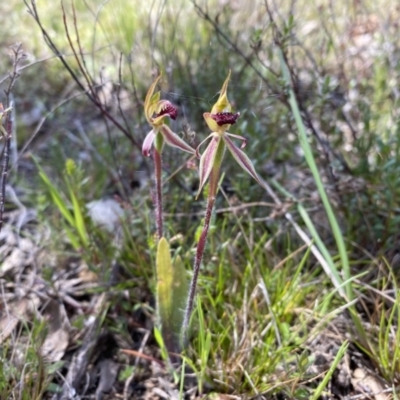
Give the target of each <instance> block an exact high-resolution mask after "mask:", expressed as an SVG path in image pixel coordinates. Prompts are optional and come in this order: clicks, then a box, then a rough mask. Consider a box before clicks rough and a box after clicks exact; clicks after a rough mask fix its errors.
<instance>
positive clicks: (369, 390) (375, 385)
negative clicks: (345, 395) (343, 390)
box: [351, 368, 389, 400]
mask: <svg viewBox="0 0 400 400" xmlns="http://www.w3.org/2000/svg"><path fill="white" fill-rule="evenodd" d="M351 383H352V385H353V386H354V387H355V388H356V389H357V390H359V391H360V392H362V393H366V394H371V395H373V396H374V397H375V400H389V395H388V394H385V393H383V390H384V387H383V385H382V384H381V382H380V381H379V380H378V379H377V378H376V377H375V376H373V375H371V374H369V373H368V372H367V371H365V370H363V369H361V368H357V369H356V370H355V371H354V372H353V378H352V380H351Z"/></svg>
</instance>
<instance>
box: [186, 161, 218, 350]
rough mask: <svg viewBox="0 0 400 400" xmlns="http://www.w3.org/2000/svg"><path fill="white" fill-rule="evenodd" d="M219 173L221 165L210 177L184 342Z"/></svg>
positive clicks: (216, 166)
mask: <svg viewBox="0 0 400 400" xmlns="http://www.w3.org/2000/svg"><path fill="white" fill-rule="evenodd" d="M219 171H220V164H219V165H214V167H213V169H212V172H211V175H210V186H209V192H208V198H207V208H206V215H205V217H204V225H203V230H202V232H201V235H200V238H199V241H198V243H197V248H196V257H195V260H194V267H193V277H192V281H191V282H190V288H189V296H188V303H187V306H186V311H185V317H184V320H183V325H182V328H183V340H184V342H185V341H186V339H187V337H186V336H187V330H188V327H189V321H190V316H191V315H192V311H193V304H194V299H195V296H196V287H197V280H198V278H199V272H200V265H201V261H202V260H203V255H204V249H205V247H206V243H207V236H208V229H209V227H210V220H211V216H212V212H213V209H214V204H215V198H216V195H217V187H218V178H219Z"/></svg>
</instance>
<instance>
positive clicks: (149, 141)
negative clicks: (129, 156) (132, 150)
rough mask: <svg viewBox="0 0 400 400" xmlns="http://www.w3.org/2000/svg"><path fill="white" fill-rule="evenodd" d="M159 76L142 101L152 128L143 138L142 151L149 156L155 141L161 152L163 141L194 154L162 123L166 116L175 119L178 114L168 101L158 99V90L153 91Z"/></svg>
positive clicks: (190, 148)
mask: <svg viewBox="0 0 400 400" xmlns="http://www.w3.org/2000/svg"><path fill="white" fill-rule="evenodd" d="M160 78H161V75H159V76H158V77H157V79H156V80H155V81H154V82H153V83H152V85H151V86H150V89H149V91H148V92H147V95H146V99H145V101H144V112H145V116H146V119H147V122H148V123H149V124H150V125H151V127H152V130H151V131H150V132H149V133H148V134H147V136H146V138H145V139H144V142H143V146H142V153H143V155H144V156H146V157H149V156H150V153H151V148H152V146H153V142H154V141H156V142H155V146H156V148H157V150H158V151H159V152H161V150H162V147H163V144H164V141H165V143H167V144H168V145H169V146H172V147H177V148H178V149H181V150H183V151H186V152H188V153H190V154H194V153H195V150H194V149H193V148H192V147H191V146H189V145H188V144H187V143H186V142H185V141H184V140H183V139H181V138H180V137H179V136H178V135H177V134H176V133H174V132H172V130H171V129H170V127H169V126H168V125H166V124H165V123H164V120H165V118H167V117H169V118H172V119H173V120H175V119H176V117H177V116H178V110H177V108H176V107H175V106H174V105H173V104H172V103H171V102H170V101H168V100H160V92H157V93H154V90H155V87H156V85H157V83H158V81H159V80H160Z"/></svg>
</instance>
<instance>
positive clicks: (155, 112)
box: [142, 71, 264, 342]
mask: <svg viewBox="0 0 400 400" xmlns="http://www.w3.org/2000/svg"><path fill="white" fill-rule="evenodd" d="M230 76H231V71H229V73H228V77H227V78H226V80H225V82H224V84H223V86H222V89H221V91H220V94H219V98H218V100H217V102H216V103H215V104H214V106H213V107H212V109H211V112H206V113H204V114H203V116H204V119H205V121H206V123H207V125H208V127H209V128H210V129H211V131H212V133H211V134H210V135H209V136H208V137H207V138H206V139H205V140H203V142H201V143H200V145H199V146H198V147H197V149H196V150H194V149H193V148H192V147H190V146H189V145H188V144H187V143H186V142H185V141H184V140H183V139H181V138H180V137H179V136H178V135H177V134H176V133H174V132H172V130H171V129H170V128H169V127H168V126H167V125H166V124H165V123H164V121H165V118H166V117H169V118H172V119H176V117H177V109H176V107H175V106H173V105H172V104H171V103H170V102H169V101H167V100H160V92H157V93H155V94H154V90H155V87H156V85H157V83H158V81H159V79H160V77H161V76H159V77H158V78H157V79H156V80H155V81H154V83H153V84H152V85H151V86H150V89H149V91H148V93H147V96H146V100H145V104H144V109H145V115H146V119H147V121H148V122H149V124H150V125H151V127H152V130H151V131H150V132H149V133H148V134H147V136H146V138H145V140H144V142H143V147H142V152H143V154H144V155H145V156H147V157H148V156H149V155H150V153H151V148H152V146H153V143H154V152H153V158H154V164H155V171H156V174H155V176H156V179H155V180H156V201H155V206H156V217H157V218H156V224H157V232H158V237H159V239H161V238H162V195H161V183H160V181H161V151H162V148H163V144H164V142H165V143H167V144H168V145H170V146H172V147H176V148H179V149H181V150H183V151H186V152H188V153H191V154H196V156H197V157H198V158H200V166H199V175H200V185H199V190H198V193H197V196H198V195H199V194H200V192H201V190H202V189H203V187H204V185H205V183H206V182H207V180H209V190H208V198H207V208H206V212H205V217H204V225H203V229H202V232H201V235H200V237H199V240H198V243H197V248H196V256H195V261H194V266H193V276H192V280H191V283H190V287H189V294H188V298H187V304H186V310H185V314H184V318H183V324H182V332H183V341H184V342H185V341H186V339H187V331H188V327H189V321H190V316H191V314H192V310H193V304H194V298H195V295H196V287H197V280H198V276H199V271H200V265H201V262H202V259H203V254H204V249H205V246H206V242H207V236H208V229H209V226H210V221H211V216H212V211H213V208H214V204H215V199H216V194H217V189H218V180H219V175H220V170H221V165H222V160H223V157H224V154H225V150H226V148H228V150H229V152H230V153H231V154H232V156H233V157H234V159H235V160H236V162H237V163H238V164H239V165H240V166H241V167H242V168H243V169H244V170H245V171H246V172H247V173H248V174H249V175H250V176H252V177H253V178H254V179H255V180H256V181H257V182H258V183H259V184H260V185H261V186H263V187H264V184H263V182H262V180H261V179H260V178H259V177H258V175H257V172H256V171H255V169H254V166H253V163H252V162H251V161H250V159H249V158H248V157H247V155H246V154H245V153H244V152H243V151H242V150H241V149H242V148H243V147H245V145H246V139H245V138H243V137H242V136H239V135H234V134H232V133H229V132H227V131H228V129H229V128H230V127H231V125H233V124H235V123H236V121H237V119H238V118H239V116H240V113H238V112H237V113H233V112H232V106H231V104H230V102H229V100H228V95H227V89H228V83H229V79H230ZM231 138H235V139H239V140H241V141H242V145H241V148H239V147H237V146H236V145H235V144H234V143H233V142H232V140H231ZM208 140H210V142H209V144H208V146H207V148H206V149H205V151H204V153H203V154H200V148H201V146H202V145H203V144H204V143H205V142H206V141H208ZM171 290H172V289H171Z"/></svg>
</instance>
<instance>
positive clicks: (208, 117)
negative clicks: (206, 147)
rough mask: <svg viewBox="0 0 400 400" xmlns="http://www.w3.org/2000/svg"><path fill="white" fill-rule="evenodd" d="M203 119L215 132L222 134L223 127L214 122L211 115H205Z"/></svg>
mask: <svg viewBox="0 0 400 400" xmlns="http://www.w3.org/2000/svg"><path fill="white" fill-rule="evenodd" d="M203 117H204V119H205V121H206V123H207V125H208V127H209V128H210V129H211V130H212V131H213V132H222V129H221V127H220V126H219V125H218V124H217V122H216V121H215V120H214V118H212V117H211V113H208V112H207V113H204V114H203Z"/></svg>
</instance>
